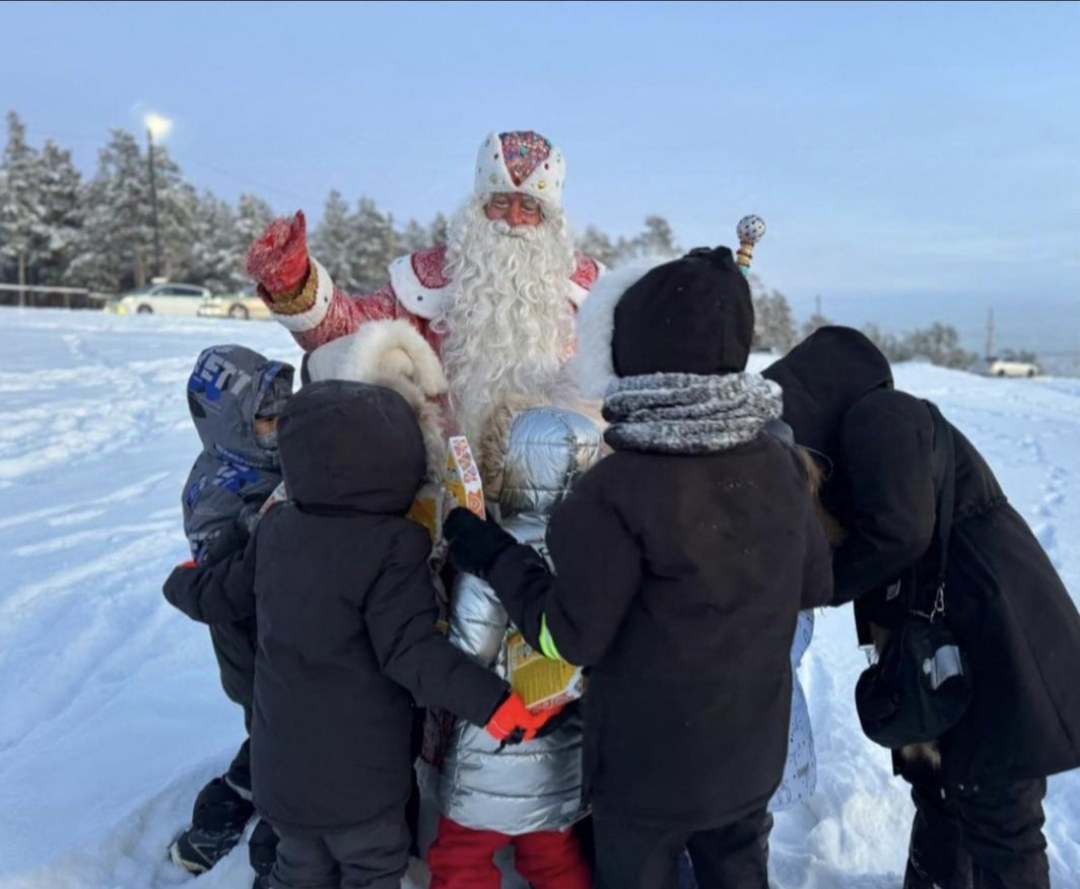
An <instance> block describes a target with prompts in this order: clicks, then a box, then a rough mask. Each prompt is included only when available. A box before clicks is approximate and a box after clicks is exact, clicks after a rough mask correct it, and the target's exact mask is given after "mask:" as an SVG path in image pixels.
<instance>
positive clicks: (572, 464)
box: [499, 407, 602, 516]
mask: <svg viewBox="0 0 1080 889" xmlns="http://www.w3.org/2000/svg"><path fill="white" fill-rule="evenodd" d="M601 455H602V437H601V434H600V430H599V429H597V427H596V425H595V424H594V423H593V422H592V421H591V420H589V419H588V418H587V417H584V416H582V415H581V414H579V413H576V412H575V411H569V410H564V409H561V408H554V407H539V408H532V409H530V410H526V411H522V412H521V413H520V414H518V416H517V417H516V418H515V419H514V422H513V425H512V426H511V427H510V434H509V436H508V440H507V448H506V455H505V458H504V465H503V484H502V489H501V490H500V492H499V507H500V508H501V510H502V514H503V515H504V516H511V515H516V514H518V513H523V512H530V513H539V514H542V515H546V514H548V513H550V512H551V510H553V509H554V508H555V507H556V506H557V505H558V504H559V503H561V502H562V501H563V500H564V499H565V498H566V495H567V494H568V493H569V492H570V489H571V488H572V487H573V485H574V483H575V482H576V481H577V479H578V478H579V477H580V476H581V475H582V474H583V473H585V472H586V471H587V470H588V469H589V468H591V467H592V466H593V465H595V464H596V463H597V462H598V461H599V460H600V457H601Z"/></svg>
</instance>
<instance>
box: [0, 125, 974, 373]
mask: <svg viewBox="0 0 1080 889" xmlns="http://www.w3.org/2000/svg"><path fill="white" fill-rule="evenodd" d="M153 152H154V176H155V184H154V191H155V192H156V198H157V206H158V235H159V237H160V241H161V259H162V262H161V265H162V268H161V273H162V275H163V276H164V277H165V278H167V279H169V280H173V281H182V282H185V283H190V284H199V285H202V286H205V287H208V288H210V290H211V291H213V292H216V293H235V292H238V291H242V290H244V289H245V288H247V287H248V286H249V281H248V279H247V276H246V275H245V273H244V270H243V256H244V252H245V251H246V250H247V248H248V246H249V245H250V244H251V242H252V241H253V240H254V239H255V238H256V237H257V236H258V235H259V234H260V233H261V232H262V230H263V229H264V228H265V227H266V225H267V224H268V223H269V222H270V221H271V220H272V219H273V218H274V215H275V211H274V209H273V208H272V207H271V206H270V204H269V203H267V201H266V200H265V199H263V198H262V197H260V196H259V195H256V194H251V193H243V194H241V195H240V196H239V199H238V200H237V202H236V203H235V204H232V203H230V202H229V201H226V200H223V199H222V198H220V197H218V196H216V195H215V194H213V193H212V192H210V191H207V190H204V191H201V192H200V191H199V190H198V189H197V188H196V187H195V186H194V185H192V184H191V183H190V182H188V181H187V180H186V179H185V178H184V174H183V172H182V171H181V169H180V167H179V165H178V164H177V163H176V162H175V161H174V160H173V159H172V157H171V156H170V155H169V151H168V148H167V147H165V146H163V145H160V144H155V145H154V148H153ZM149 167H150V165H149V162H148V157H147V146H145V145H144V144H143V142H142V141H141V140H140V139H139V138H137V137H136V135H135V134H133V133H131V132H128V131H126V130H120V129H115V130H113V131H112V132H111V133H110V135H109V137H108V140H107V142H106V143H105V145H104V147H103V148H102V149H101V150H100V151H99V154H98V166H97V170H96V172H95V173H94V175H93V176H92V177H90V178H84V177H83V175H82V174H81V173H80V171H79V170H78V168H77V167H76V166H75V164H74V163H73V161H72V157H71V152H70V150H68V149H66V148H64V147H63V146H61V145H58V144H57V143H56V142H54V141H53V140H46V141H45V142H44V144H42V145H41V146H40V147H39V146H35V145H33V144H31V142H30V140H29V139H28V138H27V132H26V125H25V123H24V122H23V121H22V120H21V119H20V117H19V116H18V114H17V113H16V112H14V111H11V112H9V113H8V115H7V142H6V146H5V148H4V153H3V158H2V163H0V284H8V285H24V286H25V285H29V286H39V287H40V286H45V287H52V286H66V287H79V288H85V289H87V290H89V291H92V292H95V293H99V294H117V293H121V292H123V291H125V290H128V289H130V288H132V287H138V286H142V285H143V284H145V283H147V282H148V281H149V280H150V278H151V277H153V276H154V269H153V266H154V252H155V251H154V224H153V202H152V200H151V197H152V195H151V181H150V175H149ZM290 209H291V208H290ZM446 228H447V218H446V217H445V216H444V215H443V214H441V213H440V214H438V215H436V216H435V218H434V219H433V220H431V221H430V222H427V223H424V222H421V221H418V220H416V219H410V220H408V221H407V222H401V221H400V220H398V219H395V217H394V216H393V214H392V213H391V212H387V211H383V210H382V209H380V208H379V207H378V206H376V204H375V203H374V201H372V200H371V199H370V198H367V197H364V196H361V197H359V198H358V199H357V200H355V201H350V200H349V199H348V198H347V197H346V196H345V195H343V194H341V193H340V192H338V191H336V190H334V191H331V192H330V194H329V195H328V196H327V198H326V201H325V204H324V206H323V208H322V215H321V218H320V220H319V222H318V225H317V226H316V227H315V228H314V230H313V232H312V236H311V244H312V248H313V251H314V252H315V254H316V255H317V256H318V257H319V258H320V260H321V262H322V263H323V264H324V265H325V266H326V267H327V269H328V270H329V271H330V273H331V274H332V275H333V277H334V280H335V281H336V282H338V283H339V284H340V285H341V286H343V287H344V288H345V289H346V290H348V291H350V292H356V293H364V292H370V291H372V290H374V289H375V288H377V287H379V286H380V285H381V284H382V283H383V282H384V281H385V275H386V267H387V265H388V264H389V262H390V261H391V260H392V259H394V258H395V257H397V256H400V255H402V254H403V253H407V252H410V251H413V250H419V249H423V248H425V247H429V246H432V245H434V244H439V243H444V242H445V238H446ZM577 241H578V246H579V248H580V249H581V250H582V252H584V253H587V254H588V255H590V256H593V257H595V258H596V259H598V260H600V261H601V262H603V263H604V264H605V265H608V266H610V267H614V266H618V265H619V264H620V263H622V262H625V261H627V260H630V259H634V258H637V257H640V256H644V255H660V256H675V255H677V254H678V253H680V252H681V250H682V247H681V246H680V245H679V244H678V242H677V239H676V235H675V232H674V231H673V230H672V226H671V225H670V224H669V222H668V221H667V219H665V218H664V217H662V216H659V215H649V216H646V217H645V219H644V221H643V226H642V229H641V231H640V232H639V233H638V234H636V235H633V236H631V237H626V236H619V237H616V238H612V237H610V236H609V235H607V234H606V233H604V232H602V231H600V230H598V229H597V228H596V227H594V226H588V227H585V228H584V229H583V230H582V231H580V232H579V234H578V238H577ZM690 246H693V245H690ZM751 285H752V288H753V291H754V302H755V308H756V310H757V334H756V340H757V342H756V347H757V348H758V349H761V350H768V351H773V352H776V353H781V354H782V353H784V352H786V351H788V350H789V349H790V348H791V347H792V346H793V345H794V344H795V343H796V342H798V341H799V340H801V339H802V338H803V337H805V336H807V335H809V334H810V333H812V332H813V331H814V330H816V329H817V328H818V327H821V326H822V325H824V324H828V323H831V321H830V319H829V318H827V317H825V316H824V315H822V314H821V312H820V311H818V312H815V313H814V314H813V315H811V316H810V317H809V318H808V319H806V320H805V321H803V322H802V323H800V322H799V321H798V320H797V319H796V318H795V317H794V316H793V313H792V310H791V307H790V305H789V303H788V300H787V299H786V298H785V296H784V295H783V294H782V293H779V292H777V291H776V290H771V289H769V288H768V287H767V286H766V285H765V283H764V282H763V281H761V280H760V279H759V278H757V277H756V276H753V275H752V276H751ZM3 302H7V303H21V302H22V301H21V300H20V298H19V293H18V292H17V291H14V290H11V291H6V292H0V303H3ZM37 304H49V302H48V300H45V301H39V302H38V303H37ZM864 332H865V333H867V335H868V336H870V338H871V339H873V340H874V341H875V342H876V343H877V344H878V345H879V347H880V348H881V349H882V351H884V352H885V354H886V355H888V356H889V358H890V360H893V361H906V360H910V359H912V358H915V357H922V358H925V359H928V360H930V361H931V362H932V363H934V364H938V365H941V366H945V367H954V368H967V367H970V366H971V365H972V364H973V362H974V361H975V360H976V358H977V356H976V355H974V354H973V353H971V352H969V351H966V350H965V349H964V348H962V347H961V345H960V342H959V336H958V334H957V331H956V330H955V329H954V328H953V327H950V326H947V325H943V324H932V325H930V326H929V327H927V328H925V329H919V330H914V331H910V332H907V333H906V334H904V335H900V336H898V335H895V334H892V333H886V332H883V331H881V330H879V329H878V328H877V327H875V326H873V325H870V326H868V327H866V328H864Z"/></svg>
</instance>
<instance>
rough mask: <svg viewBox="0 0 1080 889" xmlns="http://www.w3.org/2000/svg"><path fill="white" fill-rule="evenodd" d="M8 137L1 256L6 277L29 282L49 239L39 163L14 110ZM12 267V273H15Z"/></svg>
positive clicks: (0, 196)
mask: <svg viewBox="0 0 1080 889" xmlns="http://www.w3.org/2000/svg"><path fill="white" fill-rule="evenodd" d="M7 125H8V139H7V144H6V146H5V147H4V156H3V166H2V168H0V170H2V172H3V175H2V177H0V243H2V247H0V259H2V260H3V264H4V267H5V269H9V270H11V271H8V272H7V273H6V274H5V277H6V278H8V279H10V280H14V282H15V283H17V284H29V283H30V267H31V263H32V261H33V258H34V256H33V252H34V247H35V246H40V245H41V244H42V243H44V242H46V241H47V232H46V231H45V229H44V225H43V219H42V217H43V216H44V212H43V210H42V207H41V191H40V182H39V176H40V164H39V161H38V155H37V152H36V151H35V150H34V149H33V148H31V147H30V145H29V144H28V143H27V141H26V126H25V125H24V124H23V122H22V121H21V120H20V119H19V116H18V115H17V114H15V112H14V111H12V112H11V113H9V114H8V116H7ZM12 271H13V274H12Z"/></svg>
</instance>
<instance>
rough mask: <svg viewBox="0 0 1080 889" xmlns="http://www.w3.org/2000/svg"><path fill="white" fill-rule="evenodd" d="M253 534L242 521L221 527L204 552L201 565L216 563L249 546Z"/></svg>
mask: <svg viewBox="0 0 1080 889" xmlns="http://www.w3.org/2000/svg"><path fill="white" fill-rule="evenodd" d="M250 536H251V535H250V534H249V533H248V531H247V529H246V528H245V527H244V526H243V525H242V524H241V523H240V522H232V523H231V524H228V525H226V526H225V527H224V528H222V529H221V532H220V533H219V534H218V535H217V537H215V538H214V539H213V541H212V542H211V543H210V545H209V546H208V547H207V548H206V551H205V553H204V554H203V557H202V560H201V561H200V562H199V564H200V565H207V566H209V565H216V564H217V563H218V562H222V561H224V560H225V559H227V558H229V556H231V555H232V554H233V553H235V552H237V551H238V550H242V549H244V547H246V546H247V542H248V538H249V537H250Z"/></svg>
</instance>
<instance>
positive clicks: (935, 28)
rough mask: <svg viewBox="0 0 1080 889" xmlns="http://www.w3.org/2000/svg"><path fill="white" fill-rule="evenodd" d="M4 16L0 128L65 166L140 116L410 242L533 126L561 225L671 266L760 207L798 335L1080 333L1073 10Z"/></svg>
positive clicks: (424, 7) (534, 9) (275, 188)
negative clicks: (798, 322) (654, 255)
mask: <svg viewBox="0 0 1080 889" xmlns="http://www.w3.org/2000/svg"><path fill="white" fill-rule="evenodd" d="M2 21H3V27H2V31H3V43H4V51H3V53H2V54H0V105H2V106H3V109H4V110H7V109H9V108H10V109H14V110H16V111H18V112H19V114H20V115H21V116H22V117H23V119H24V120H25V121H26V123H27V125H28V128H29V130H30V135H31V138H32V139H34V140H35V141H40V140H43V139H44V138H46V137H49V136H52V137H55V138H56V139H57V140H58V141H59V142H61V143H62V144H65V145H67V146H69V147H71V148H72V149H73V150H74V152H75V155H76V160H77V162H78V163H79V165H80V166H81V167H82V168H83V169H84V170H87V171H91V170H92V169H93V166H94V164H95V161H96V158H95V152H96V150H97V149H98V148H99V147H100V146H101V145H102V144H103V143H104V141H105V140H106V138H107V134H108V130H109V128H110V127H125V128H129V129H135V128H137V127H138V126H139V120H140V112H141V111H142V110H144V109H155V110H158V111H160V112H161V113H162V114H165V115H167V116H168V117H170V118H172V119H174V120H175V121H176V127H175V130H174V132H173V133H172V134H171V136H170V138H169V143H170V150H171V151H172V153H173V156H174V157H175V159H176V160H177V161H178V162H179V163H180V165H181V166H182V168H183V169H184V171H185V174H186V175H187V177H188V178H189V180H191V181H192V182H194V183H195V184H196V185H198V186H200V187H207V188H210V189H212V190H213V191H215V192H216V193H218V194H220V195H222V196H224V197H228V198H235V196H236V195H237V194H238V193H239V192H240V191H243V190H251V191H255V192H256V193H259V194H261V195H262V196H263V197H265V198H267V199H268V200H269V201H270V202H271V203H272V204H273V206H274V207H275V209H277V210H278V211H280V212H288V211H291V210H293V209H296V208H298V207H304V208H305V209H308V210H309V211H311V214H312V215H313V216H317V215H318V210H319V208H320V206H321V204H322V201H323V200H324V198H325V195H326V193H327V191H328V190H329V189H331V188H335V187H336V188H338V189H340V190H341V191H342V192H343V193H344V194H345V195H346V196H347V197H349V198H353V199H354V198H356V197H359V196H360V195H361V194H365V195H368V196H370V197H372V198H374V199H375V200H376V202H377V203H378V204H379V205H380V206H381V207H383V208H384V209H387V210H391V211H393V212H394V214H395V216H397V217H399V218H402V219H405V218H408V217H410V216H415V217H418V218H420V219H423V220H428V219H430V218H431V217H432V216H433V215H434V214H435V213H436V212H437V211H439V210H443V211H452V210H453V209H455V208H456V207H457V206H458V204H459V203H460V201H461V199H462V198H463V197H464V196H465V194H466V193H467V191H468V189H469V187H470V185H471V176H470V174H471V168H472V163H473V159H474V157H475V153H476V150H477V147H478V145H479V143H480V141H481V140H482V139H483V138H484V136H486V134H487V133H488V132H490V131H492V130H503V129H515V128H521V129H524V128H532V129H538V130H540V131H541V132H543V133H544V134H545V135H548V136H549V137H550V138H551V139H553V140H554V141H555V142H556V143H557V144H558V145H559V146H560V147H562V148H563V150H564V152H565V154H566V156H567V163H568V178H567V192H566V197H565V200H566V205H567V211H568V213H569V215H570V219H571V222H572V224H574V225H575V226H577V227H579V228H583V227H584V226H585V225H586V224H590V223H591V224H596V225H598V226H600V227H601V228H603V229H604V230H606V231H608V232H610V233H613V234H618V233H626V234H630V233H633V232H635V231H637V230H638V229H639V228H640V225H641V222H642V220H643V218H644V217H645V216H646V215H647V214H649V213H660V214H663V215H664V216H666V217H667V218H668V219H669V220H670V221H671V223H672V225H673V226H674V228H675V230H676V233H677V235H678V237H679V240H680V243H682V244H683V245H684V246H687V247H689V246H695V245H699V244H713V243H730V242H731V241H732V240H733V232H734V225H735V222H736V221H737V220H738V219H739V217H741V216H743V215H745V214H746V213H751V212H753V213H757V214H759V215H761V216H762V217H764V218H765V220H766V222H767V223H768V224H769V233H768V235H767V236H766V239H765V241H764V242H763V243H762V245H761V246H760V247H759V248H758V252H757V260H756V269H757V271H758V272H759V273H760V274H761V275H762V277H763V278H764V279H765V280H766V282H767V283H768V284H769V285H770V286H773V287H776V288H777V289H779V290H781V291H783V292H784V293H786V294H787V295H788V296H789V297H790V298H791V299H792V301H793V303H794V304H795V306H796V308H797V309H799V310H800V312H801V314H804V315H805V314H806V311H808V310H809V308H811V307H812V305H813V300H814V297H815V296H817V295H820V296H821V297H822V300H823V305H824V308H825V311H826V314H831V315H833V316H834V317H839V319H840V320H845V321H848V322H849V323H861V321H863V320H868V319H870V318H879V319H880V320H882V321H884V322H885V323H886V325H887V326H889V325H890V321H891V325H892V326H894V327H899V328H900V329H903V328H904V327H905V326H914V325H919V324H923V323H928V322H929V321H930V320H934V319H933V318H932V317H930V316H928V315H926V313H927V312H931V313H936V315H935V316H940V317H942V318H943V319H945V320H952V321H954V323H958V324H959V325H960V326H962V327H963V328H964V333H965V336H966V337H967V338H968V339H969V340H971V339H972V337H976V338H977V337H978V336H979V335H980V333H981V324H982V320H983V318H984V317H985V314H986V309H987V308H988V307H993V308H994V309H995V312H996V313H997V315H998V322H999V326H1002V325H1004V327H1005V329H1006V330H1008V329H1009V325H1010V324H1011V325H1013V331H1014V332H1013V334H1012V337H1013V339H1014V340H1017V345H1020V344H1021V343H1020V342H1019V341H1020V340H1030V339H1031V338H1032V337H1035V336H1036V331H1037V330H1038V331H1041V333H1039V334H1038V337H1043V336H1044V335H1049V334H1047V327H1046V326H1045V324H1041V322H1039V318H1042V317H1044V315H1045V313H1046V312H1049V311H1052V310H1056V309H1054V308H1053V307H1058V308H1060V309H1061V310H1062V311H1063V312H1074V315H1073V316H1071V317H1074V318H1075V323H1074V324H1072V326H1069V325H1068V324H1066V325H1064V327H1065V328H1067V329H1065V330H1062V329H1061V328H1062V325H1061V324H1057V325H1053V327H1054V328H1056V329H1055V330H1053V331H1051V333H1052V338H1053V340H1054V342H1055V343H1058V342H1059V341H1060V342H1062V343H1065V344H1066V345H1068V344H1070V343H1072V344H1075V347H1076V348H1077V350H1080V114H1077V111H1076V109H1077V107H1078V98H1077V97H1078V96H1080V50H1078V47H1080V4H1077V3H1036V2H1024V3H1012V2H1005V0H999V2H993V3H978V2H963V3H947V2H927V3H886V2H880V3H860V2H837V3H815V2H799V3H780V2H778V3H751V2H744V3H708V2H689V3H633V2H619V0H614V2H611V0H609V2H606V3H588V2H562V3H560V2H547V3H545V2H510V3H507V2H498V0H489V2H479V3H412V2H393V3H347V2H338V3H317V2H306V3H292V2H249V3H240V2H236V3H229V2H219V3H198V2H184V3H149V2H137V3H95V2H86V3H48V2H33V3H7V4H5V5H4V11H3V14H2ZM916 307H919V308H916ZM1036 307H1037V311H1036ZM961 315H963V318H964V319H966V320H962V321H961V320H960V317H961ZM924 316H925V317H924ZM1010 319H1012V320H1010ZM1037 322H1038V323H1037ZM1040 324H1041V326H1040ZM1063 347H1064V346H1063Z"/></svg>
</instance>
